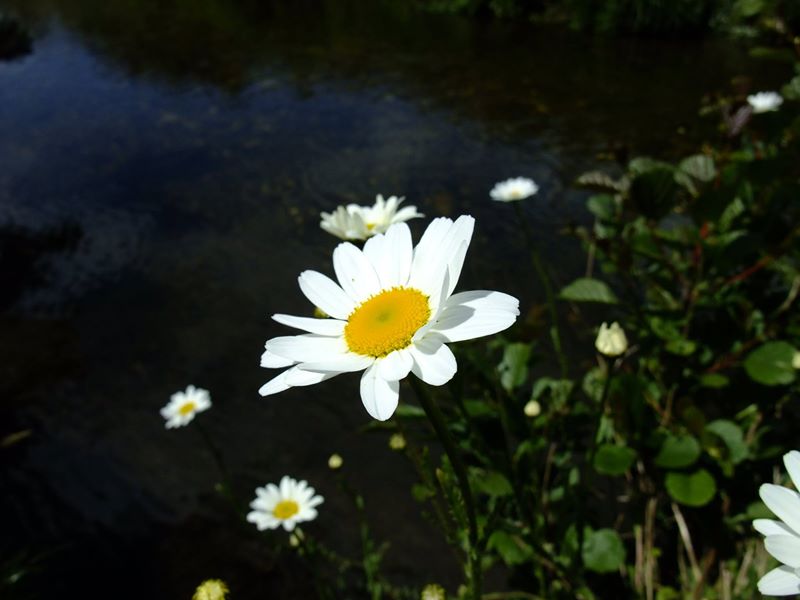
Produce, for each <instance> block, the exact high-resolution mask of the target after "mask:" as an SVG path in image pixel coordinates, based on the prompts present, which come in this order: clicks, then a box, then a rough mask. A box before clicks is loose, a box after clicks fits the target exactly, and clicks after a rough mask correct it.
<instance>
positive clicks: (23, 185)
mask: <svg viewBox="0 0 800 600" xmlns="http://www.w3.org/2000/svg"><path fill="white" fill-rule="evenodd" d="M394 4H395V5H397V6H393V5H392V4H380V3H371V2H370V3H356V2H340V1H334V0H331V1H329V2H310V1H309V2H306V1H304V2H292V3H280V2H256V1H254V0H253V1H249V0H241V1H238V2H234V1H231V0H194V1H189V0H186V1H184V0H171V1H169V2H164V1H162V0H113V1H108V0H14V1H11V0H0V15H4V16H3V17H2V18H5V19H8V18H11V19H13V21H14V23H15V24H17V25H18V26H19V27H21V28H22V31H23V32H24V33H25V34H26V35H27V36H29V42H31V41H32V43H29V44H28V46H27V47H26V46H25V44H24V43H23V44H21V45H20V44H16V45H14V46H13V48H16V51H13V52H11V51H9V52H7V54H6V55H5V56H3V57H2V58H3V60H0V132H1V134H0V275H2V283H1V284H0V328H1V329H0V331H2V335H0V402H1V403H2V404H0V439H2V438H3V437H4V436H8V435H9V434H12V433H15V432H20V431H29V432H30V435H28V437H26V438H25V439H22V440H21V441H18V442H17V443H15V444H9V443H6V445H5V446H4V447H0V462H1V463H2V472H0V484H1V486H2V497H1V499H0V532H2V533H0V550H2V551H3V552H4V556H5V557H6V558H7V557H9V556H16V555H18V553H19V552H20V551H22V550H26V551H29V552H31V553H39V552H42V551H44V550H47V551H48V552H49V553H48V555H47V556H46V557H45V558H44V559H43V561H42V569H43V570H42V572H41V573H39V574H38V575H34V576H33V579H32V581H33V584H34V588H33V589H34V594H38V596H35V597H52V598H56V597H64V598H67V597H81V598H84V599H93V598H116V599H127V598H150V599H160V598H165V599H166V598H188V597H190V595H191V591H192V589H193V587H194V586H195V585H196V584H197V583H198V582H199V581H200V580H202V579H203V578H206V577H224V578H227V579H229V580H230V582H231V584H232V585H233V587H234V591H235V592H236V593H235V596H234V598H235V599H237V600H240V599H247V598H264V597H270V598H303V597H307V595H308V594H310V591H309V587H308V578H307V576H306V574H305V573H304V572H303V571H302V568H300V567H299V566H298V565H297V564H295V563H294V561H293V559H291V557H290V556H288V555H281V556H279V557H277V558H275V557H274V556H273V552H272V547H273V546H274V545H275V544H274V542H275V541H276V540H281V539H283V533H282V532H276V533H273V534H271V535H270V534H257V533H256V532H255V531H254V530H253V531H251V530H250V528H249V527H245V528H244V530H238V529H236V527H235V525H234V524H233V523H234V522H235V520H234V519H231V518H230V517H231V515H230V514H229V513H228V512H227V511H228V507H227V506H226V505H225V503H224V502H223V501H222V500H221V499H220V497H219V496H218V495H216V494H215V493H214V492H213V491H212V488H213V485H214V483H215V482H216V481H217V479H218V472H217V470H216V466H215V462H214V460H213V457H212V455H211V454H210V453H209V451H208V449H207V448H206V446H204V445H203V443H202V438H201V436H200V432H199V430H198V427H197V425H201V426H202V427H203V428H204V429H205V430H206V431H207V432H208V434H209V435H210V436H211V437H212V438H213V439H215V440H216V442H217V444H218V445H219V446H220V448H221V453H222V456H223V459H224V461H225V463H227V464H228V465H229V467H230V470H231V472H232V473H233V482H234V487H235V489H236V491H237V493H238V494H239V495H240V496H241V497H242V498H243V499H247V500H249V499H250V496H251V494H252V493H253V489H254V488H255V487H256V486H257V485H262V484H264V483H266V482H268V481H276V480H277V479H279V478H280V476H281V475H283V474H285V473H288V474H291V475H293V476H295V477H298V478H306V479H308V480H309V481H310V482H311V483H312V485H314V486H316V487H317V489H318V490H319V491H320V492H321V493H322V494H323V495H325V496H326V498H327V501H326V503H325V504H324V505H323V506H322V508H321V511H320V513H321V517H320V519H318V520H317V521H316V522H315V523H314V524H312V525H311V526H310V527H309V530H310V531H314V532H316V533H317V534H319V535H320V536H321V537H323V538H325V539H327V540H328V541H329V542H330V543H331V545H333V546H337V547H340V548H342V549H345V550H348V551H349V550H353V551H354V550H355V549H356V548H357V546H356V535H357V534H356V532H355V525H354V523H355V515H354V514H353V509H352V508H351V506H350V504H349V503H348V501H347V500H346V498H344V497H343V496H342V494H341V493H340V492H339V491H338V490H337V488H336V486H335V484H334V478H333V477H332V475H331V473H330V472H329V471H328V470H327V467H326V461H327V457H328V455H329V454H330V453H331V452H333V451H337V452H340V453H341V454H342V455H343V456H344V458H345V465H346V467H345V468H346V471H347V472H348V476H349V477H350V479H351V482H352V483H353V484H354V485H355V486H356V487H358V488H359V489H361V490H363V492H364V494H365V497H366V501H367V505H368V511H369V513H370V516H371V518H372V519H373V522H374V529H375V533H376V535H377V536H378V537H379V538H380V539H382V540H386V541H389V542H390V543H391V550H390V551H389V554H388V556H387V572H388V574H389V576H390V577H391V578H392V579H393V580H394V581H396V582H397V583H407V584H414V585H419V584H423V583H425V582H427V581H430V580H439V581H443V582H445V583H448V582H452V581H454V580H457V577H458V572H457V570H456V565H455V563H454V561H453V560H452V559H451V555H450V554H448V551H447V550H446V549H445V548H444V547H443V546H442V545H441V543H440V542H438V541H437V540H438V535H437V534H435V533H430V532H429V531H428V525H427V524H426V522H425V521H424V520H422V519H421V518H420V517H419V516H417V515H418V506H417V505H416V504H415V503H414V501H413V500H412V499H411V497H410V494H409V487H410V484H411V482H412V481H413V474H412V472H411V469H410V467H409V466H408V465H407V464H406V462H405V460H404V459H403V458H402V457H401V456H399V455H396V454H392V453H390V452H389V450H388V449H387V447H386V435H385V434H382V433H378V434H370V435H359V434H357V430H358V429H359V428H360V427H361V426H363V425H365V424H366V423H368V421H369V417H368V416H367V415H366V413H365V412H364V410H363V408H362V406H361V403H360V400H359V397H358V379H357V377H356V376H343V377H340V378H337V379H335V380H333V381H331V382H327V383H325V384H323V385H319V386H314V387H311V388H301V389H297V390H290V391H289V392H285V393H283V394H281V395H279V396H275V397H270V398H260V397H259V396H258V395H257V393H256V390H257V389H258V388H259V386H260V385H261V384H262V383H264V382H265V381H266V380H267V379H268V378H270V377H271V376H272V374H273V372H272V371H266V370H263V369H260V368H259V367H258V362H259V356H260V354H261V350H262V347H263V343H264V341H265V340H266V339H267V338H268V337H272V336H274V335H279V334H285V333H287V330H286V329H284V328H283V327H281V326H279V325H277V324H275V323H272V322H271V321H270V320H269V319H268V317H269V315H270V314H272V313H274V312H289V313H301V312H303V311H305V310H306V309H310V307H307V305H306V302H305V300H304V299H303V297H302V296H301V294H300V292H299V289H298V288H297V285H296V276H297V275H298V274H299V272H300V271H301V270H303V269H306V268H314V269H318V270H321V271H323V272H328V273H330V272H331V271H332V269H331V266H330V252H331V250H332V249H333V247H334V245H335V243H336V240H334V239H333V238H331V237H329V236H327V234H325V233H324V232H322V231H321V230H320V229H319V227H318V215H319V212H320V211H321V210H331V209H332V208H334V207H335V206H336V205H337V204H341V203H344V202H359V203H361V204H369V203H371V202H372V199H373V198H374V195H375V194H376V193H378V192H380V193H383V194H397V195H405V196H406V197H407V198H408V200H407V202H408V203H411V204H415V205H416V206H417V207H419V209H420V210H421V211H422V212H424V213H425V214H426V215H428V216H437V215H442V214H444V215H450V216H457V215H459V214H462V213H471V214H473V215H474V216H475V217H476V218H477V229H476V236H475V238H474V241H473V244H472V247H471V249H470V254H469V255H468V258H467V265H466V267H465V271H464V275H463V283H462V285H461V289H470V288H488V289H499V290H503V291H506V292H509V293H512V294H515V295H517V296H518V297H520V299H521V303H522V307H523V311H524V312H525V311H527V310H528V309H530V307H532V306H533V305H535V304H537V303H540V302H541V301H542V299H543V294H542V293H541V291H540V290H539V289H538V286H537V285H536V284H535V282H534V281H533V279H532V276H531V273H530V270H529V269H528V268H527V266H526V264H525V261H524V260H522V259H521V257H522V256H523V254H522V239H521V236H520V235H519V234H518V233H517V231H516V230H515V227H514V222H513V218H512V217H513V212H512V211H511V208H510V207H509V206H505V205H502V204H497V203H493V202H491V201H490V200H489V199H488V190H489V189H490V187H491V186H492V184H493V183H494V182H495V181H497V180H499V179H504V178H506V177H511V176H517V175H525V176H529V177H533V178H534V179H535V180H536V181H537V182H538V183H539V184H540V186H541V192H540V194H539V195H538V196H537V197H535V198H533V199H531V200H529V201H528V202H527V203H526V204H525V210H526V211H527V213H528V215H529V217H530V219H531V221H532V223H533V225H534V227H535V231H536V233H537V235H538V237H539V240H540V243H541V245H542V248H543V253H544V255H545V257H546V258H547V259H548V260H549V262H550V264H551V265H553V266H554V267H555V268H554V270H555V271H556V272H557V274H558V278H559V282H560V283H562V284H563V283H566V282H568V281H569V280H570V279H571V278H572V277H575V276H577V275H579V274H580V273H581V270H582V266H581V264H582V258H581V257H582V253H581V250H580V248H579V246H578V244H577V243H576V242H575V241H573V240H571V239H566V238H563V237H562V236H560V235H559V233H558V231H559V229H560V228H561V227H562V226H563V225H564V224H565V223H568V222H570V221H578V222H582V221H586V216H585V213H584V210H583V203H584V199H585V196H584V195H583V194H581V193H579V192H576V191H574V190H570V189H569V186H570V183H571V181H573V179H574V177H575V176H576V175H578V174H579V173H580V172H582V171H583V170H586V169H588V168H595V167H609V168H611V165H612V162H611V154H612V151H613V150H614V149H615V148H621V147H628V148H631V149H632V151H633V152H635V153H650V154H657V155H661V156H666V157H670V156H676V155H678V154H680V153H689V152H691V151H693V150H694V149H696V148H697V147H698V146H699V143H700V142H702V141H703V140H704V139H707V138H709V137H710V136H713V135H714V132H713V124H711V123H709V124H706V125H705V126H704V127H705V129H703V128H699V126H698V124H699V123H700V121H699V119H698V118H697V116H696V115H697V108H698V105H699V99H700V97H701V96H702V95H703V94H705V93H707V92H713V91H716V90H725V89H727V87H728V83H729V81H730V79H731V77H733V76H734V75H737V74H740V73H743V74H748V75H751V76H753V77H754V79H755V81H756V83H757V84H758V85H757V86H756V87H759V86H763V87H774V86H775V85H776V84H777V83H778V82H780V81H781V78H782V76H783V73H780V72H770V71H769V70H764V67H763V65H761V64H755V63H753V62H752V61H750V60H749V59H748V58H747V54H746V51H745V50H744V49H741V48H738V47H736V46H734V45H732V44H730V43H722V42H676V41H672V42H666V41H642V40H639V41H629V40H615V41H611V40H597V39H587V38H586V37H585V36H580V35H577V34H567V33H563V32H553V31H547V30H541V29H537V28H534V27H533V26H530V25H527V24H524V23H523V24H519V23H518V24H507V23H481V22H477V21H471V20H465V19H461V18H456V17H446V16H433V15H424V14H418V13H414V12H413V11H411V10H410V9H407V8H403V7H402V6H401V5H403V4H404V3H402V2H396V3H394ZM23 41H24V40H23ZM0 48H4V46H3V45H2V44H0ZM679 128H681V132H682V133H677V131H678V129H679ZM423 227H424V223H423V222H422V221H418V222H415V223H414V224H413V225H412V228H413V230H414V231H415V236H417V237H418V236H419V234H420V232H421V231H422V229H423ZM188 383H194V384H196V385H198V386H201V387H205V388H207V389H209V390H210V391H211V395H212V400H213V402H214V407H213V408H212V409H211V411H209V412H207V413H204V414H201V415H200V416H199V417H198V419H197V420H196V421H195V422H193V423H192V424H191V425H190V426H189V427H187V428H184V429H180V430H177V431H167V430H165V429H164V422H163V420H162V419H161V417H160V416H159V414H158V410H159V408H160V407H161V406H163V405H164V404H165V403H166V402H167V400H168V398H169V395H170V394H171V393H172V392H174V391H176V390H178V389H182V388H183V387H185V386H186V385H187V384H188ZM402 396H405V397H406V398H408V397H409V396H410V390H408V389H405V388H404V389H403V390H402V392H401V401H402ZM420 557H422V558H423V559H424V560H420ZM500 581H502V580H500Z"/></svg>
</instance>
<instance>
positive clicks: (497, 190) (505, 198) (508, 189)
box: [489, 177, 539, 202]
mask: <svg viewBox="0 0 800 600" xmlns="http://www.w3.org/2000/svg"><path fill="white" fill-rule="evenodd" d="M538 191H539V186H538V185H536V184H535V183H534V182H533V179H528V178H527V177H515V178H513V179H506V180H505V181H501V182H500V183H497V184H495V186H494V187H493V188H492V191H490V192H489V195H490V196H491V197H492V200H498V201H500V202H513V201H514V200H524V199H525V198H527V197H529V196H533V195H534V194H535V193H536V192H538Z"/></svg>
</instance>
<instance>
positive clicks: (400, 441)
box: [389, 433, 406, 451]
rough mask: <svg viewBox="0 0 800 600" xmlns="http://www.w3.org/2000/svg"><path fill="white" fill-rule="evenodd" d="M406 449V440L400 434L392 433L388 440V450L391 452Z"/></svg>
mask: <svg viewBox="0 0 800 600" xmlns="http://www.w3.org/2000/svg"><path fill="white" fill-rule="evenodd" d="M405 447H406V438H404V437H403V434H402V433H393V434H392V437H390V438H389V448H391V449H392V450H398V451H399V450H403V449H404V448H405Z"/></svg>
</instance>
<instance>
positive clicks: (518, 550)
mask: <svg viewBox="0 0 800 600" xmlns="http://www.w3.org/2000/svg"><path fill="white" fill-rule="evenodd" d="M487 545H488V547H489V548H493V549H494V550H497V553H498V554H499V555H500V557H501V558H502V559H503V562H505V563H506V564H507V565H521V564H522V563H524V562H525V561H527V560H530V559H531V558H532V557H533V550H532V549H531V547H530V546H529V545H528V544H526V543H525V541H524V540H522V538H520V537H518V536H515V535H511V534H510V533H506V532H505V531H495V532H494V533H493V534H492V535H491V537H489V542H488V544H487Z"/></svg>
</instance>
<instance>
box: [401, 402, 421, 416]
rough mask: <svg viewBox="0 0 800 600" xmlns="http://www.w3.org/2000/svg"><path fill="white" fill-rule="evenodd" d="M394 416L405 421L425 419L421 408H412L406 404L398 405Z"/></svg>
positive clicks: (412, 406)
mask: <svg viewBox="0 0 800 600" xmlns="http://www.w3.org/2000/svg"><path fill="white" fill-rule="evenodd" d="M394 414H395V415H397V416H398V417H404V418H406V419H422V418H424V417H425V411H424V410H422V408H420V407H419V406H414V405H413V404H408V403H407V402H404V403H403V404H400V405H399V406H398V407H397V410H395V411H394Z"/></svg>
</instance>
